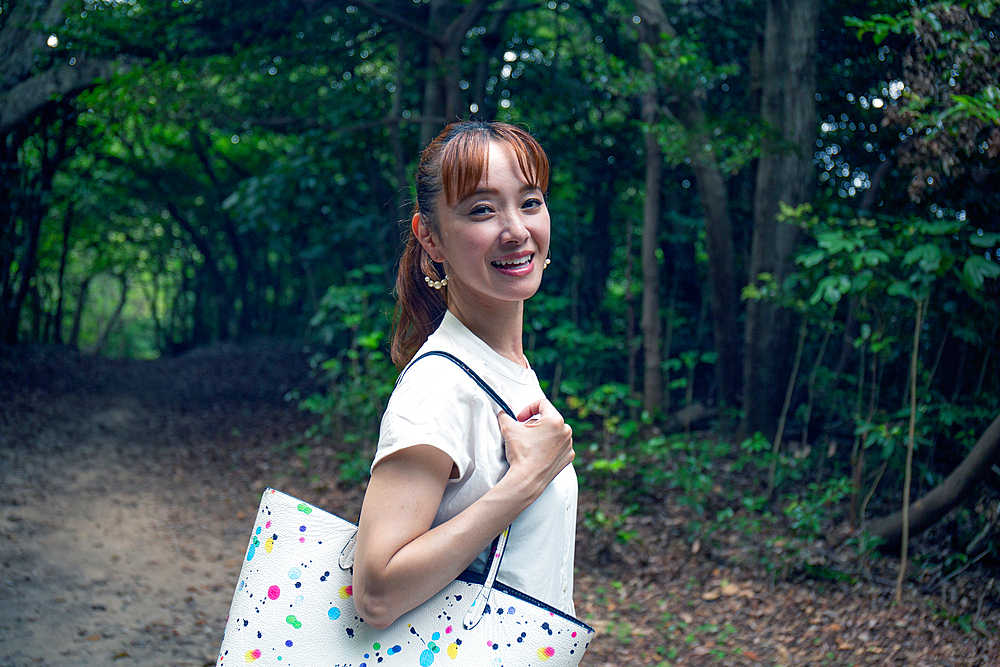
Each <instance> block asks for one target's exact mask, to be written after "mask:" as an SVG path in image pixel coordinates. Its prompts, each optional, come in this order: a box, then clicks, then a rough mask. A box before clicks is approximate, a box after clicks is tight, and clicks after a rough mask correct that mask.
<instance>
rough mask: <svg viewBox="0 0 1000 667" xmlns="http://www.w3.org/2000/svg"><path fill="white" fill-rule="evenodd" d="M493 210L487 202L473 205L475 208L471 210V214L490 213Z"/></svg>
mask: <svg viewBox="0 0 1000 667" xmlns="http://www.w3.org/2000/svg"><path fill="white" fill-rule="evenodd" d="M492 212H493V211H492V209H491V208H490V207H489V206H487V205H486V204H480V205H479V206H475V207H473V209H472V210H471V211H469V215H489V214H490V213H492Z"/></svg>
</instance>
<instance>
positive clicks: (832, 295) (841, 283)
mask: <svg viewBox="0 0 1000 667" xmlns="http://www.w3.org/2000/svg"><path fill="white" fill-rule="evenodd" d="M850 289H851V280H850V278H848V277H847V276H844V275H836V276H826V277H825V278H823V279H822V280H820V281H819V284H818V285H817V286H816V291H815V292H813V294H812V296H811V297H809V303H810V304H812V305H814V306H815V305H816V304H817V303H819V302H820V301H821V300H822V301H826V302H827V303H829V304H831V305H836V304H837V303H840V299H841V297H842V296H843V295H844V294H845V293H847V292H849V291H850Z"/></svg>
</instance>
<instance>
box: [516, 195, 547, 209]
mask: <svg viewBox="0 0 1000 667" xmlns="http://www.w3.org/2000/svg"><path fill="white" fill-rule="evenodd" d="M543 204H544V202H543V201H542V200H541V199H538V198H537V197H532V198H531V199H528V200H526V201H525V202H524V203H523V204H522V205H521V208H538V207H539V206H542V205H543Z"/></svg>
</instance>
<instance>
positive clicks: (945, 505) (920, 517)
mask: <svg viewBox="0 0 1000 667" xmlns="http://www.w3.org/2000/svg"><path fill="white" fill-rule="evenodd" d="M998 457H1000V415H998V416H997V418H996V419H994V420H993V423H992V424H990V425H989V426H988V427H987V428H986V431H984V432H983V434H982V435H981V436H980V437H979V440H978V441H976V444H975V446H974V447H973V448H972V451H971V452H969V455H968V456H966V457H965V460H964V461H962V462H961V463H960V464H959V466H958V467H957V468H955V470H953V471H952V473H951V474H950V475H948V477H946V478H945V480H944V481H943V482H941V483H940V484H939V485H938V486H937V487H935V488H934V489H933V490H931V491H930V492H929V493H928V494H927V495H925V496H924V497H923V498H921V499H920V500H918V501H916V502H915V503H912V504H911V505H910V507H909V515H910V520H909V536H910V537H913V536H914V535H919V534H920V533H922V532H923V531H925V530H927V529H928V528H930V527H931V526H933V525H934V524H935V523H937V522H938V521H939V520H940V519H941V518H942V517H944V515H946V514H947V513H948V512H950V511H951V510H952V509H954V507H955V506H956V505H958V503H959V502H961V501H962V500H963V499H965V498H966V497H967V496H968V495H969V494H970V493H971V492H972V491H973V490H974V489H975V486H976V483H977V482H979V481H980V480H981V479H982V478H983V477H985V476H986V474H987V473H988V472H989V471H990V469H991V468H992V466H993V464H994V463H995V462H996V461H997V458H998ZM868 534H869V535H872V536H873V537H879V538H881V539H882V543H881V544H880V545H879V549H881V550H882V551H884V552H886V553H893V552H895V551H897V550H898V549H899V547H900V545H901V543H902V538H903V512H902V510H900V511H898V512H895V513H893V514H890V515H889V516H886V517H882V518H881V519H878V520H876V521H874V522H872V523H871V524H870V525H869V526H868Z"/></svg>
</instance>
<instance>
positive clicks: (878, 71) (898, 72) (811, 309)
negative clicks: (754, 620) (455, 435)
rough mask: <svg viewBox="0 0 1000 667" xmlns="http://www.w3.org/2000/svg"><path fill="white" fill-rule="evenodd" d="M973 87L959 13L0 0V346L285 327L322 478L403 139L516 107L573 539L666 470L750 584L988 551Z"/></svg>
mask: <svg viewBox="0 0 1000 667" xmlns="http://www.w3.org/2000/svg"><path fill="white" fill-rule="evenodd" d="M998 76H1000V12H998V7H997V3H996V2H993V1H983V2H971V1H966V2H933V3H927V2H889V1H880V2H856V1H840V2H836V1H833V0H830V1H828V2H825V3H819V2H818V1H808V0H771V1H769V2H749V1H743V0H705V1H703V2H695V1H687V0H677V1H672V2H671V1H665V0H637V1H636V2H627V1H619V0H608V1H600V0H583V1H580V2H545V1H540V2H539V1H525V0H491V1H488V0H464V1H463V0H393V1H384V2H381V1H380V2H374V1H372V2H369V1H367V0H364V1H355V2H351V3H348V2H324V1H322V0H298V1H293V0H266V1H263V2H256V3H242V2H237V1H235V0H230V1H222V0H220V1H217V2H199V1H197V0H176V1H172V2H152V1H151V2H140V1H138V0H129V1H125V0H122V1H119V0H98V1H97V2H80V1H79V0H6V1H0V135H2V136H3V142H2V145H0V338H2V341H3V343H4V344H5V345H8V346H10V345H24V344H27V343H44V344H61V345H68V346H72V347H75V348H79V349H81V350H83V351H85V352H87V353H91V354H104V355H110V356H128V357H137V358H154V357H157V356H160V355H174V354H178V353H181V352H184V351H186V350H191V349H192V348H195V347H199V346H205V345H208V344H211V343H215V342H220V341H227V340H238V339H248V338H255V337H262V336H265V337H272V338H273V337H279V338H299V339H303V338H307V339H308V343H307V344H308V346H309V348H310V350H311V351H312V352H313V356H312V363H313V367H314V369H315V373H316V374H317V378H319V379H320V380H321V382H322V384H323V386H324V388H323V390H322V391H319V392H315V393H313V392H292V393H290V394H289V396H288V399H289V401H291V402H294V403H295V404H297V405H298V406H299V407H301V408H303V409H306V410H309V411H312V412H314V413H316V414H317V415H318V416H319V421H318V423H317V425H316V426H315V427H314V428H313V429H311V430H310V431H308V432H307V433H304V434H303V435H302V439H301V441H299V442H297V443H295V444H294V446H292V445H290V446H289V447H290V448H289V455H290V456H294V455H296V454H298V455H303V454H302V453H303V452H305V451H308V449H309V447H310V446H311V445H310V443H317V442H320V441H321V440H324V439H326V440H330V439H336V440H337V441H338V448H337V451H336V453H335V454H334V456H335V457H336V458H337V460H338V470H339V473H338V474H339V476H340V479H341V481H342V482H343V483H345V484H357V483H359V482H361V481H363V480H364V478H365V475H366V470H367V466H368V462H369V461H370V458H371V454H372V451H373V447H374V438H375V434H376V433H377V424H378V420H379V417H380V415H381V410H382V407H383V406H384V403H385V400H386V399H387V397H388V394H389V392H390V390H391V388H392V383H393V381H394V379H395V373H396V372H395V369H393V367H392V365H391V363H390V362H389V360H388V355H387V353H386V346H387V340H388V335H389V331H390V327H391V311H392V282H393V275H394V271H393V268H394V262H395V259H396V257H397V252H398V249H399V241H400V236H401V231H402V229H403V227H401V226H400V224H399V222H400V221H401V220H405V219H406V218H408V216H409V212H410V207H411V205H412V204H411V201H412V197H411V191H410V185H409V184H410V182H411V180H412V174H413V170H414V167H415V161H416V158H417V156H418V154H419V151H420V148H421V147H422V146H423V145H425V144H426V142H427V141H428V140H429V138H430V137H432V136H434V135H435V134H436V133H437V132H438V131H439V129H440V128H441V127H442V126H443V125H444V124H445V123H446V122H448V121H450V120H454V119H458V118H470V117H471V118H480V119H498V120H503V121H507V122H513V123H518V124H521V125H523V126H524V127H526V128H527V129H529V130H530V131H531V132H532V133H533V134H534V135H535V136H536V137H537V138H538V139H539V141H540V142H541V143H542V145H543V146H544V147H545V148H546V150H547V152H548V154H549V156H550V159H551V161H552V167H553V173H552V182H551V184H550V188H549V192H548V204H549V208H550V210H551V213H552V219H553V244H552V247H553V251H552V265H551V267H550V268H549V269H548V270H547V271H546V280H545V282H544V285H543V290H542V293H541V294H539V295H538V296H537V297H535V298H533V299H532V300H531V301H530V302H529V303H528V304H527V306H526V324H527V334H526V348H527V352H528V355H529V358H530V359H531V361H532V364H533V366H534V367H535V369H536V371H537V372H538V374H539V377H541V378H543V379H544V380H543V386H544V387H545V389H546V391H547V392H548V394H549V395H550V397H551V398H552V400H553V401H554V402H555V403H556V405H557V406H558V407H559V408H560V410H562V412H563V413H564V415H565V416H566V417H567V418H568V420H570V422H571V423H572V424H573V426H574V432H575V439H576V442H577V444H578V451H579V454H580V460H579V463H580V466H579V467H580V471H581V479H582V483H583V484H584V485H585V487H586V488H589V489H591V490H593V491H594V492H595V493H596V495H597V497H598V498H599V499H600V500H599V502H598V503H597V504H596V505H595V506H594V507H592V508H589V509H588V510H587V512H586V514H585V516H584V523H585V524H586V526H587V528H588V529H589V530H590V531H592V533H593V535H595V536H598V537H599V538H601V539H606V540H607V541H608V542H609V544H627V543H628V542H629V540H631V539H633V538H634V537H635V533H634V531H633V530H632V526H633V525H634V521H633V520H634V519H635V518H636V517H638V516H641V515H642V514H643V512H645V511H646V509H647V508H648V507H650V506H651V505H654V504H655V503H657V502H659V500H660V499H662V497H663V496H664V494H668V493H669V494H674V495H675V496H676V497H680V498H682V499H683V500H684V502H686V503H688V504H689V505H690V506H691V507H692V508H693V511H694V513H695V515H696V516H697V517H699V518H698V520H695V521H692V522H690V524H689V525H688V526H687V527H686V531H687V537H688V539H689V541H690V543H691V544H692V545H693V546H697V545H698V544H701V543H702V542H708V541H710V540H711V539H712V535H713V532H714V531H718V530H721V528H722V527H729V528H732V527H734V526H735V527H737V528H739V529H740V530H745V531H748V532H753V531H760V530H761V526H762V525H767V526H770V527H771V528H772V529H773V528H774V527H775V526H777V527H778V529H779V530H780V531H781V533H782V536H781V537H780V538H775V539H773V540H771V541H769V542H768V543H767V544H766V548H765V549H764V550H763V551H762V553H761V558H763V559H766V560H767V562H768V563H769V567H771V568H772V570H773V571H774V572H775V573H776V576H777V575H778V574H780V575H782V576H785V575H787V574H788V573H789V572H808V573H811V574H813V575H816V574H819V575H821V576H841V575H843V574H844V573H843V569H844V568H845V567H848V566H845V565H843V564H842V563H841V564H839V565H835V564H833V563H832V562H831V561H827V560H824V559H817V557H816V545H817V544H819V543H822V544H825V545H828V546H830V547H837V546H840V545H848V546H849V548H850V549H852V550H853V551H852V553H854V554H855V558H854V559H853V560H852V562H851V564H850V569H851V571H852V572H854V573H857V572H858V571H861V570H863V569H864V567H865V566H866V564H867V563H870V560H871V559H872V558H874V557H876V555H877V551H878V548H879V547H880V548H881V549H882V550H886V551H889V552H891V553H893V554H898V553H900V547H901V546H902V547H903V550H902V556H903V561H904V564H905V560H906V547H905V545H907V544H909V538H910V534H909V533H910V532H913V533H916V532H919V531H923V530H926V529H928V528H930V527H932V526H933V527H934V530H936V531H938V532H937V533H936V536H937V538H942V539H935V541H934V543H933V548H931V545H930V544H925V545H924V547H926V548H923V549H921V550H920V551H919V553H918V554H917V556H918V566H919V567H921V568H923V570H924V571H927V570H928V569H934V568H936V569H937V571H939V572H940V573H941V574H940V576H942V577H945V576H950V575H951V574H952V573H955V572H958V571H962V570H965V569H968V568H970V567H973V566H974V567H978V568H987V569H990V568H992V569H995V568H996V567H997V565H998V562H1000V561H998V559H1000V551H998V548H1000V468H998V467H997V465H996V463H995V462H996V461H997V453H998V447H1000V418H998V408H997V406H998V404H1000V358H998V357H1000V355H998V349H1000V338H998V327H1000V299H998V293H1000V287H998V285H1000V281H998V277H1000V215H998V212H1000V194H998V193H1000V160H998V155H1000V111H998V106H1000V90H998ZM918 498H919V499H920V500H919V501H918V502H915V503H914V502H912V501H916V500H917V499H918ZM911 503H912V505H911ZM838 568H839V569H838ZM905 572H906V567H905V565H904V567H902V568H900V576H901V577H902V575H903V573H905ZM900 581H902V578H901V579H900ZM992 631H995V628H994V629H993V630H992Z"/></svg>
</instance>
